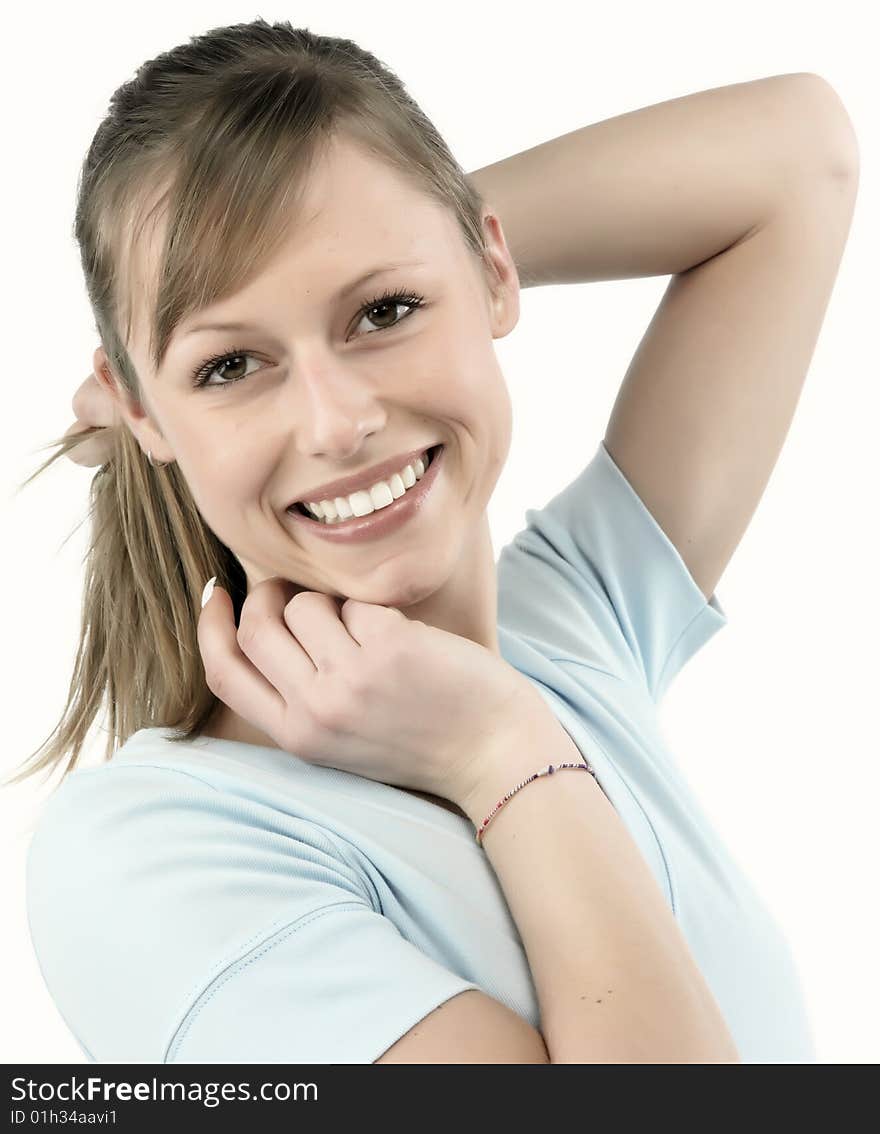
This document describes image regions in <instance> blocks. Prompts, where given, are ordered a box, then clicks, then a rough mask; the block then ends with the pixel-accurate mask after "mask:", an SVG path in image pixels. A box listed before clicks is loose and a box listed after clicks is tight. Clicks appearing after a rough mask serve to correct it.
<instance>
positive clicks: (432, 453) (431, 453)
mask: <svg viewBox="0 0 880 1134" xmlns="http://www.w3.org/2000/svg"><path fill="white" fill-rule="evenodd" d="M442 448H443V446H442V445H433V446H432V447H431V448H430V449H427V450H426V455H427V458H428V459H427V463H426V464H425V473H427V471H428V469H429V468H430V467H431V465H432V464H433V462H434V458H435V457H436V456H437V454H438V453H439V452H440V450H441V449H442ZM422 475H423V476H424V473H423V474H422ZM418 483H419V481H416V483H415V484H414V485H412V486H411V488H415V487H416V485H418ZM411 488H408V489H407V490H406V492H405V493H404V494H403V496H406V495H407V494H408V493H409V492H410V491H411ZM400 499H403V497H400V496H399V497H396V498H395V499H394V500H393V501H392V502H391V503H392V504H396V503H397V501H398V500H400ZM390 506H391V505H384V506H383V507H381V508H374V509H373V512H369V513H367V515H373V514H374V513H378V512H383V511H385V508H386V507H390ZM287 510H288V512H297V513H298V514H299V515H300V516H304V517H305V518H306V519H307V520H311V521H312V523H315V524H321V525H323V526H325V527H326V526H329V527H335V526H336V524H335V523H331V524H329V525H328V524H325V523H324V521H323V520H320V519H318V518H317V517H316V516H314V515H313V513H311V512H310V511H309V510H308V508H306V506H305V505H304V504H303V503H301V502H300V501H298V500H297V501H296V502H295V503H293V504H291V505H290V506H289V507H288V509H287ZM358 518H361V519H365V518H366V517H357V516H353V517H351V519H358ZM342 522H343V523H345V522H346V521H342Z"/></svg>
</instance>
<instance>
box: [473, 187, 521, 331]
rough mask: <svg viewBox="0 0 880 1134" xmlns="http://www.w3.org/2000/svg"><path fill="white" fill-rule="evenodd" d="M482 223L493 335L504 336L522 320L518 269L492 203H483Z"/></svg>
mask: <svg viewBox="0 0 880 1134" xmlns="http://www.w3.org/2000/svg"><path fill="white" fill-rule="evenodd" d="M481 223H482V226H483V233H484V236H485V239H486V262H485V264H484V269H485V273H486V283H487V288H488V293H487V297H488V302H489V315H490V322H491V325H492V337H493V338H496V339H501V338H504V336H505V335H509V334H510V332H511V331H512V330H513V328H514V327H515V326H516V325H517V323H518V322H519V292H520V282H519V273H518V272H517V270H516V264H515V262H514V259H513V256H512V255H511V252H510V249H509V248H508V247H507V241H506V239H505V236H504V230H503V228H502V227H501V220H500V218H499V216H498V213H497V211H496V210H495V209H493V208H492V207H491V206H490V205H485V206H484V207H483V212H482V217H481Z"/></svg>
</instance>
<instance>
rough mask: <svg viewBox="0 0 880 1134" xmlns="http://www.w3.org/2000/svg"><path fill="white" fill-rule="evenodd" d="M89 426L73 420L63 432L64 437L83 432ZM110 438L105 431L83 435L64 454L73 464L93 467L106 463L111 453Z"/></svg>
mask: <svg viewBox="0 0 880 1134" xmlns="http://www.w3.org/2000/svg"><path fill="white" fill-rule="evenodd" d="M89 428H90V426H88V425H85V424H84V423H83V422H81V421H75V422H74V423H73V425H71V426H70V427H69V428H68V429H67V430H66V431H65V433H64V436H65V437H70V436H71V435H72V434H75V433H83V432H85V430H87V429H89ZM110 441H111V439H110V438H109V437H108V436H107V434H106V433H103V432H102V433H96V434H94V435H93V436H91V437H85V438H83V439H82V440H81V441H79V442H77V444H76V445H74V446H72V448H70V449H68V451H67V452H66V453H65V454H64V455H65V456H66V457H67V458H68V460H71V461H73V462H74V464H77V465H82V466H84V467H85V468H95V467H96V466H98V465H103V464H106V463H107V461H109V460H110V456H111V453H112V446H111V444H110Z"/></svg>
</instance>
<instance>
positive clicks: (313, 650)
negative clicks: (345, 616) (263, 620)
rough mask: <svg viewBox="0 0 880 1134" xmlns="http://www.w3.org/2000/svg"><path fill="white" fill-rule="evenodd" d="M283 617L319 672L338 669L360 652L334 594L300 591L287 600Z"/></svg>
mask: <svg viewBox="0 0 880 1134" xmlns="http://www.w3.org/2000/svg"><path fill="white" fill-rule="evenodd" d="M282 617H283V619H284V622H285V624H286V625H287V627H288V629H289V630H290V632H291V634H293V636H294V637H295V638H296V639H297V641H298V642H299V644H300V645H301V646H302V648H303V650H305V652H306V654H307V655H308V657H309V658H310V659H311V662H312V665H313V666H314V668H315V670H316V672H318V673H321V674H323V675H325V676H326V675H327V674H330V673H335V672H336V671H337V670H338V669H340V668H343V667H345V666H346V665H347V664H349V663H351V662H352V661H354V660H355V659H356V657H357V655H358V654H359V653H360V649H361V647H360V643H359V642H356V641H355V640H354V638H352V636H351V634H349V632H348V628H347V627H346V625H345V623H344V622H343V621H342V620H341V618H340V615H339V603H338V602H337V600H336V599H335V598H333V597H332V596H331V595H326V594H323V593H321V592H320V591H300V592H299V594H296V595H294V596H293V598H289V599H288V601H287V602H286V603H285V605H284V608H283V611H282Z"/></svg>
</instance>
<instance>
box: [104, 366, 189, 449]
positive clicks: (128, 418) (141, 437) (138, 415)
mask: <svg viewBox="0 0 880 1134" xmlns="http://www.w3.org/2000/svg"><path fill="white" fill-rule="evenodd" d="M92 371H93V373H94V375H95V377H96V378H97V380H98V381H99V382H100V383H101V386H102V388H103V389H104V390H105V391H106V393H107V394H108V396H109V397H111V398H112V399H113V401H114V403H115V405H116V409H117V412H118V413H119V415H120V417H121V418H122V420H123V421H124V422H125V424H126V425H127V426H128V428H129V429H130V430H131V432H132V434H133V435H134V437H135V439H136V440H137V442H138V444H139V445H140V447H141V449H142V450H143V452H144V456H146V454H147V453H148V452H152V454H153V456H154V458H155V459H156V460H157V461H173V460H174V459H175V457H174V452H173V451H172V450H171V449H170V448H169V447H168V443H167V442H166V441H165V438H164V437H163V436H162V433H161V431H160V430H159V428H158V426H157V425H156V424H155V423H154V421H153V419H152V417H151V416H150V414H149V413H148V412H147V410H146V409H145V408H144V406H143V405H142V404H141V402H140V401H139V400H138V399H137V398H136V397H134V396H133V395H132V394H130V393H129V392H128V390H126V389H125V387H124V386H123V384H122V381H121V380H120V379H119V378H118V377H117V375H116V374H115V373H114V372H113V368H112V366H111V365H110V360H109V358H108V357H107V352H106V351H105V349H104V347H103V345H102V346H99V347H98V348H97V349H96V350H95V353H94V354H93V355H92Z"/></svg>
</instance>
